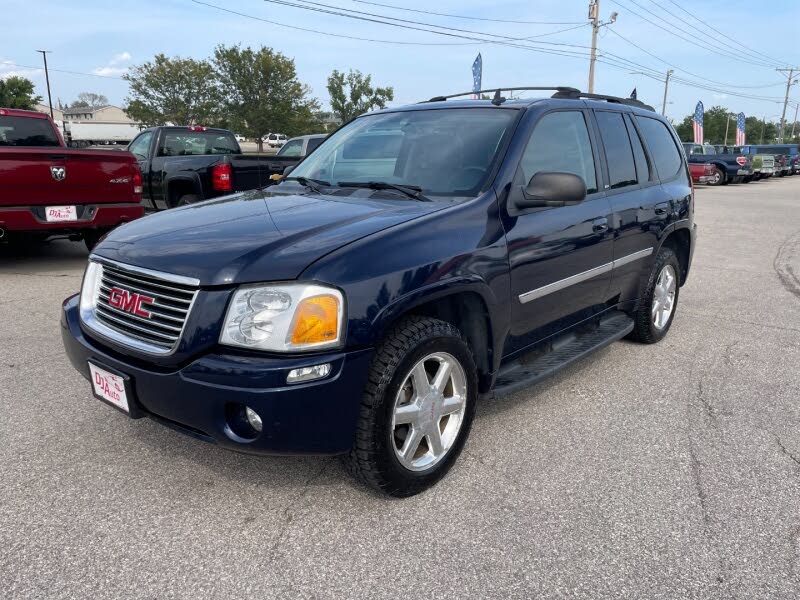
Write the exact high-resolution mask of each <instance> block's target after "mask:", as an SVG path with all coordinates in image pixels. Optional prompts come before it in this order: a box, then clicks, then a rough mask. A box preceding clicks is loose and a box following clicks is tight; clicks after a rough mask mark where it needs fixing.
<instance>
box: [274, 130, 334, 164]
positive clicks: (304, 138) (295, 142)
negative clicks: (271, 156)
mask: <svg viewBox="0 0 800 600" xmlns="http://www.w3.org/2000/svg"><path fill="white" fill-rule="evenodd" d="M326 137H328V134H327V133H315V134H312V135H301V136H298V137H293V138H292V139H290V140H289V141H287V142H286V143H285V144H284V145H283V147H282V148H281V149H280V150H279V151H278V154H277V156H294V157H297V158H305V156H306V155H307V154H309V153H311V151H312V150H314V149H316V148H317V146H319V145H320V144H321V143H322V142H323V140H324V139H325V138H326Z"/></svg>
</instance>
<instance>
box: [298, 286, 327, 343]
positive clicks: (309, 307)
mask: <svg viewBox="0 0 800 600" xmlns="http://www.w3.org/2000/svg"><path fill="white" fill-rule="evenodd" d="M291 331H292V337H291V340H292V344H293V345H307V344H322V343H325V342H331V341H334V340H336V339H337V338H338V337H339V299H338V298H336V296H331V295H328V294H325V295H321V296H312V297H310V298H306V299H304V300H303V301H302V302H300V305H299V306H298V307H297V310H296V312H295V315H294V323H293V324H292V329H291Z"/></svg>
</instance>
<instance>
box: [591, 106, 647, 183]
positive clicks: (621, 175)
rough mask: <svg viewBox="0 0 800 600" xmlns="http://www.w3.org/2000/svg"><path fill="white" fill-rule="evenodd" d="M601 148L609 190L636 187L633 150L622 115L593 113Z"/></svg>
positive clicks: (603, 112)
mask: <svg viewBox="0 0 800 600" xmlns="http://www.w3.org/2000/svg"><path fill="white" fill-rule="evenodd" d="M595 116H596V117H597V125H598V127H599V128H600V137H601V138H603V148H605V150H606V162H607V163H608V179H609V186H608V187H609V188H610V189H612V190H614V189H617V188H621V187H625V186H627V185H636V183H637V179H636V165H635V164H634V162H633V150H632V149H631V141H630V139H629V138H628V132H627V130H626V129H625V121H624V120H623V118H622V113H618V112H606V111H597V112H595Z"/></svg>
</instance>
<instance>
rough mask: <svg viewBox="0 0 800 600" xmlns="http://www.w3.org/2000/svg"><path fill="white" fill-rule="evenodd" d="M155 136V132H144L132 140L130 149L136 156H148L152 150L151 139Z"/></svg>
mask: <svg viewBox="0 0 800 600" xmlns="http://www.w3.org/2000/svg"><path fill="white" fill-rule="evenodd" d="M152 137H153V132H152V131H148V132H146V133H143V134H142V135H140V136H139V137H137V138H136V139H135V140H133V141H132V142H131V145H130V146H129V147H128V150H129V151H130V152H131V154H133V155H134V156H138V157H140V158H147V155H148V153H149V151H150V140H151V139H152Z"/></svg>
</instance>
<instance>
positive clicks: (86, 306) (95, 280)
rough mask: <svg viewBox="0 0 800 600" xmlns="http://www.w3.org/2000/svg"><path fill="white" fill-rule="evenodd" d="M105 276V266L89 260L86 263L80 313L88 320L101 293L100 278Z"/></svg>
mask: <svg viewBox="0 0 800 600" xmlns="http://www.w3.org/2000/svg"><path fill="white" fill-rule="evenodd" d="M102 276H103V266H102V265H101V264H100V263H97V262H94V261H92V260H90V261H89V264H88V265H86V272H85V273H84V274H83V284H82V285H81V299H80V314H81V317H82V318H83V319H84V321H86V320H87V319H88V318H89V317H90V316H91V315H92V314H93V313H94V309H95V307H96V306H97V298H98V296H99V295H100V278H101V277H102Z"/></svg>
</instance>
